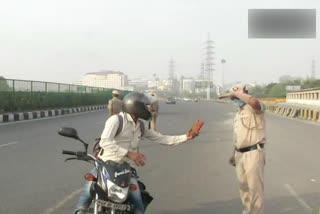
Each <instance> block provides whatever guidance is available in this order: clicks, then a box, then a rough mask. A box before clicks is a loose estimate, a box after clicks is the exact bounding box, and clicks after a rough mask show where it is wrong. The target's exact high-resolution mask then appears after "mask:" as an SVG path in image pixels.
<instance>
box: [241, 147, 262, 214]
mask: <svg viewBox="0 0 320 214" xmlns="http://www.w3.org/2000/svg"><path fill="white" fill-rule="evenodd" d="M235 161H236V173H237V177H238V182H239V187H240V197H241V200H242V204H243V206H244V210H243V214H264V213H265V210H264V209H265V208H264V165H265V152H264V150H263V149H261V148H259V149H256V150H253V151H249V152H245V153H240V152H236V153H235Z"/></svg>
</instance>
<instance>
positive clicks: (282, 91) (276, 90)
mask: <svg viewBox="0 0 320 214" xmlns="http://www.w3.org/2000/svg"><path fill="white" fill-rule="evenodd" d="M286 93H287V92H286V85H285V84H276V85H273V86H272V88H271V89H270V91H269V93H268V97H274V98H280V97H286Z"/></svg>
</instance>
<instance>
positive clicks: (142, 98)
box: [123, 92, 151, 120]
mask: <svg viewBox="0 0 320 214" xmlns="http://www.w3.org/2000/svg"><path fill="white" fill-rule="evenodd" d="M150 104H151V102H150V100H149V98H148V97H147V96H146V95H144V94H142V93H138V92H131V93H129V94H127V95H126V96H125V97H124V98H123V111H124V112H126V113H128V114H133V115H135V116H137V117H139V118H141V119H144V120H149V119H150V118H151V113H150V111H149V109H148V105H150Z"/></svg>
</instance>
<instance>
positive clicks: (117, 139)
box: [74, 92, 198, 214]
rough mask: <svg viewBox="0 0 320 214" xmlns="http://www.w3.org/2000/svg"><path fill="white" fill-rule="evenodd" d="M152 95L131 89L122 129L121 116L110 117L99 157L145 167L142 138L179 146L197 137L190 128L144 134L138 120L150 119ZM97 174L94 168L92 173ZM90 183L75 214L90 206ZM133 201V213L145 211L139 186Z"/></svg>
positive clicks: (86, 186)
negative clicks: (183, 131)
mask: <svg viewBox="0 0 320 214" xmlns="http://www.w3.org/2000/svg"><path fill="white" fill-rule="evenodd" d="M150 104H151V103H150V100H149V98H148V97H147V96H146V95H144V94H142V93H138V92H131V93H129V94H127V95H126V96H125V97H124V98H123V112H121V113H120V116H121V117H122V118H123V124H122V126H123V128H122V131H121V132H120V134H119V135H116V132H117V129H118V126H119V118H118V116H117V115H113V116H111V117H110V118H109V119H108V120H107V121H106V124H105V128H104V130H103V132H102V135H101V140H100V143H99V144H100V147H101V150H100V152H99V155H98V157H99V158H100V159H101V160H103V161H107V160H112V161H115V162H118V163H123V162H127V163H129V164H130V165H131V166H132V167H133V168H134V167H136V166H144V165H145V162H146V157H145V155H144V154H141V153H139V151H138V144H139V141H140V140H141V139H143V138H146V139H148V140H150V141H154V142H157V143H160V144H166V145H178V144H180V143H183V142H186V141H188V140H192V139H194V138H195V137H196V136H198V134H197V133H195V132H193V131H192V130H190V131H189V132H188V133H187V134H185V135H178V136H166V135H162V134H160V133H157V132H155V131H153V130H151V129H144V131H143V133H142V130H143V129H141V127H140V126H141V124H143V123H140V122H139V119H143V120H149V119H150V118H151V113H150V111H149V110H148V105H150ZM91 173H93V174H96V171H95V169H94V170H93V171H92V172H91ZM130 182H131V183H132V184H136V185H137V178H136V177H132V179H131V180H130ZM90 185H91V182H86V184H85V186H84V190H83V192H82V194H81V196H80V200H79V202H78V204H77V206H76V209H75V212H74V213H75V214H81V213H85V210H86V209H87V208H89V206H90V204H91V202H92V198H91V197H90V194H89V189H90ZM129 198H130V200H131V201H132V203H133V204H134V213H135V214H143V213H144V212H145V207H144V205H143V201H142V198H141V193H140V189H139V188H138V189H137V190H136V191H133V192H131V193H130V196H129Z"/></svg>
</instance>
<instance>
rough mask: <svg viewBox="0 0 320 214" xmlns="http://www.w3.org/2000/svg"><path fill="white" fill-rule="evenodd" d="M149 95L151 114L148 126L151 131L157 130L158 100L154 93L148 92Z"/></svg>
mask: <svg viewBox="0 0 320 214" xmlns="http://www.w3.org/2000/svg"><path fill="white" fill-rule="evenodd" d="M150 95H151V98H152V99H151V105H150V112H151V115H152V118H151V121H150V127H149V128H151V129H152V130H153V131H157V130H158V129H157V119H158V114H159V100H158V99H157V98H156V94H155V93H154V92H151V93H150Z"/></svg>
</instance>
